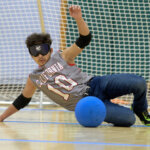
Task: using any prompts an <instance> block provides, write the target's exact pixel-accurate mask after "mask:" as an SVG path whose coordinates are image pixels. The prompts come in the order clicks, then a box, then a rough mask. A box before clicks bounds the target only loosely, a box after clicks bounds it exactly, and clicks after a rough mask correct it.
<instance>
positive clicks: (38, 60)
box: [31, 48, 53, 66]
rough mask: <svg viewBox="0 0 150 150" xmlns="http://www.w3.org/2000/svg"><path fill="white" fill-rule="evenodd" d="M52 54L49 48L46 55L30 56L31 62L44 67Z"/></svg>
mask: <svg viewBox="0 0 150 150" xmlns="http://www.w3.org/2000/svg"><path fill="white" fill-rule="evenodd" d="M52 52H53V49H52V48H51V50H50V51H49V52H48V53H47V54H46V55H42V54H39V55H38V56H36V57H35V56H32V55H31V56H32V58H33V60H34V61H35V62H36V63H37V64H38V65H39V66H43V65H45V64H46V63H47V62H48V60H49V59H50V57H51V54H52Z"/></svg>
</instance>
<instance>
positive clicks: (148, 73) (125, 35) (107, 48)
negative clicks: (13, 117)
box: [0, 0, 150, 103]
mask: <svg viewBox="0 0 150 150" xmlns="http://www.w3.org/2000/svg"><path fill="white" fill-rule="evenodd" d="M72 4H75V5H76V4H77V5H80V6H81V8H82V12H83V17H84V19H85V20H86V22H87V23H88V25H89V28H90V30H91V32H92V35H93V39H92V42H91V44H90V45H89V46H88V47H86V48H85V50H84V51H83V53H82V54H81V55H80V56H79V57H78V58H77V59H76V63H77V65H78V67H80V68H81V69H82V70H83V71H84V72H88V73H89V74H94V75H106V74H114V73H135V74H138V75H141V76H143V77H144V78H145V79H146V81H147V83H148V82H149V81H150V65H149V62H150V59H149V58H150V52H149V48H150V47H149V40H150V36H149V35H150V7H149V5H150V4H149V0H143V1H139V0H134V1H133V0H124V1H122V0H109V1H106V0H101V1H99V0H92V1H84V0H83V1H80V0H76V1H71V0H41V6H42V15H43V21H44V26H45V27H44V28H45V31H46V32H48V33H50V34H51V37H52V39H53V45H52V47H53V48H54V51H57V50H58V49H60V48H64V47H67V46H69V45H71V44H72V43H73V42H74V41H75V39H76V38H77V37H78V30H77V26H76V23H75V21H74V20H73V19H72V18H71V17H70V16H69V12H68V6H69V5H72ZM0 28H1V30H0V32H1V33H0V46H1V56H0V99H1V100H5V102H6V101H13V100H14V99H15V98H16V96H17V95H18V94H19V93H20V92H21V90H22V89H23V87H24V84H25V81H26V78H27V77H28V74H29V73H30V72H31V71H32V69H34V68H35V67H36V64H35V63H34V62H33V60H32V59H31V58H30V55H29V54H28V50H27V48H26V46H25V39H26V37H27V36H28V35H29V34H31V33H33V32H41V31H42V29H41V24H40V17H39V8H38V3H37V0H22V1H20V0H14V1H9V0H5V1H0ZM148 94H149V91H148ZM40 96H41V95H40V93H39V92H38V91H37V93H36V94H35V96H34V97H33V101H34V100H35V102H38V101H39V99H40ZM123 99H125V100H128V101H129V103H130V102H131V101H132V98H131V97H129V96H127V97H123ZM148 99H149V95H148ZM43 101H49V100H48V99H47V98H46V97H45V96H44V98H43Z"/></svg>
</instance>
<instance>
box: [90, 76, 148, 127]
mask: <svg viewBox="0 0 150 150" xmlns="http://www.w3.org/2000/svg"><path fill="white" fill-rule="evenodd" d="M90 87H91V89H90V95H93V96H97V97H99V98H100V99H102V100H106V99H112V98H116V97H118V96H122V95H125V94H131V93H133V95H134V101H133V105H132V107H133V110H134V112H135V113H136V114H137V115H138V117H139V118H140V119H141V121H143V122H144V124H146V125H150V116H149V115H148V112H147V107H148V106H147V99H146V90H147V88H146V82H145V80H144V79H143V78H142V77H140V76H137V75H133V74H114V75H107V76H102V77H95V78H94V79H93V80H92V81H91V82H90Z"/></svg>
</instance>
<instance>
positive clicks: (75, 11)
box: [69, 5, 82, 20]
mask: <svg viewBox="0 0 150 150" xmlns="http://www.w3.org/2000/svg"><path fill="white" fill-rule="evenodd" d="M69 13H70V16H71V17H73V18H74V19H75V20H78V19H81V18H82V12H81V7H80V6H78V5H72V6H70V7H69Z"/></svg>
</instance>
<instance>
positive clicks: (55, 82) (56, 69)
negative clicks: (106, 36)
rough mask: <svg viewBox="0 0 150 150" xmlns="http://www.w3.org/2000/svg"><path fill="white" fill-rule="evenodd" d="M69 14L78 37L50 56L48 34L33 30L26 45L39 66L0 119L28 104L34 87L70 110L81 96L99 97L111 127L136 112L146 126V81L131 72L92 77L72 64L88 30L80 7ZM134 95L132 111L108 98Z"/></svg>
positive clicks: (131, 119) (130, 118)
mask: <svg viewBox="0 0 150 150" xmlns="http://www.w3.org/2000/svg"><path fill="white" fill-rule="evenodd" d="M69 12H70V16H71V17H73V18H74V19H75V21H76V23H77V26H78V30H79V34H80V36H79V37H78V38H77V40H76V41H75V43H74V44H72V45H71V46H70V47H68V48H66V49H65V50H63V51H62V52H61V51H58V52H56V53H55V54H54V55H53V56H52V52H53V49H52V48H51V44H52V40H51V37H50V35H49V34H48V33H33V34H31V35H30V36H28V37H27V39H26V45H27V48H28V50H29V53H30V55H31V57H32V58H33V60H34V61H35V62H36V63H37V64H38V65H39V67H38V68H37V69H35V70H34V71H33V72H32V73H31V74H30V75H29V77H28V79H27V82H26V85H25V87H24V89H23V91H22V93H21V94H20V95H19V96H18V97H17V98H16V99H15V100H14V102H13V103H12V104H11V105H10V106H9V107H8V108H7V109H6V110H5V111H4V112H3V114H1V115H0V121H3V120H5V119H6V118H7V117H9V116H11V115H12V114H14V113H16V112H17V111H19V110H20V109H22V108H24V107H25V106H27V105H28V104H29V102H30V101H31V98H32V96H33V94H34V92H35V90H36V88H38V89H39V90H41V91H43V92H44V93H45V94H46V95H47V96H48V97H49V98H50V99H52V100H53V101H54V102H55V103H57V104H59V105H60V106H62V107H64V108H66V109H68V110H71V111H74V109H75V106H76V104H77V102H78V101H79V100H80V99H81V98H83V97H85V96H96V97H98V98H100V99H101V100H103V102H104V104H105V106H106V110H107V114H106V118H105V121H106V122H108V123H112V124H114V125H115V126H131V125H133V124H134V123H135V115H134V114H136V115H137V116H138V117H139V118H140V120H141V121H142V122H143V123H144V124H145V125H148V126H149V125H150V116H149V114H148V111H147V107H148V104H147V99H146V90H147V88H146V82H145V80H144V79H143V78H142V77H140V76H137V75H134V74H113V75H106V76H93V75H88V74H86V73H84V72H82V71H81V70H80V69H79V68H78V67H77V66H76V65H75V58H76V57H77V56H78V55H79V54H80V53H81V52H82V50H83V49H84V47H85V46H87V45H88V44H89V43H90V41H91V37H92V36H91V33H90V31H89V28H88V26H87V24H86V23H85V21H84V19H83V18H82V12H81V8H80V6H77V5H72V6H70V7H69ZM131 93H133V95H134V100H133V104H132V110H130V109H129V108H126V107H123V106H120V105H118V104H114V103H112V102H111V101H110V100H111V99H112V98H116V97H118V96H122V95H125V94H131Z"/></svg>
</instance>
